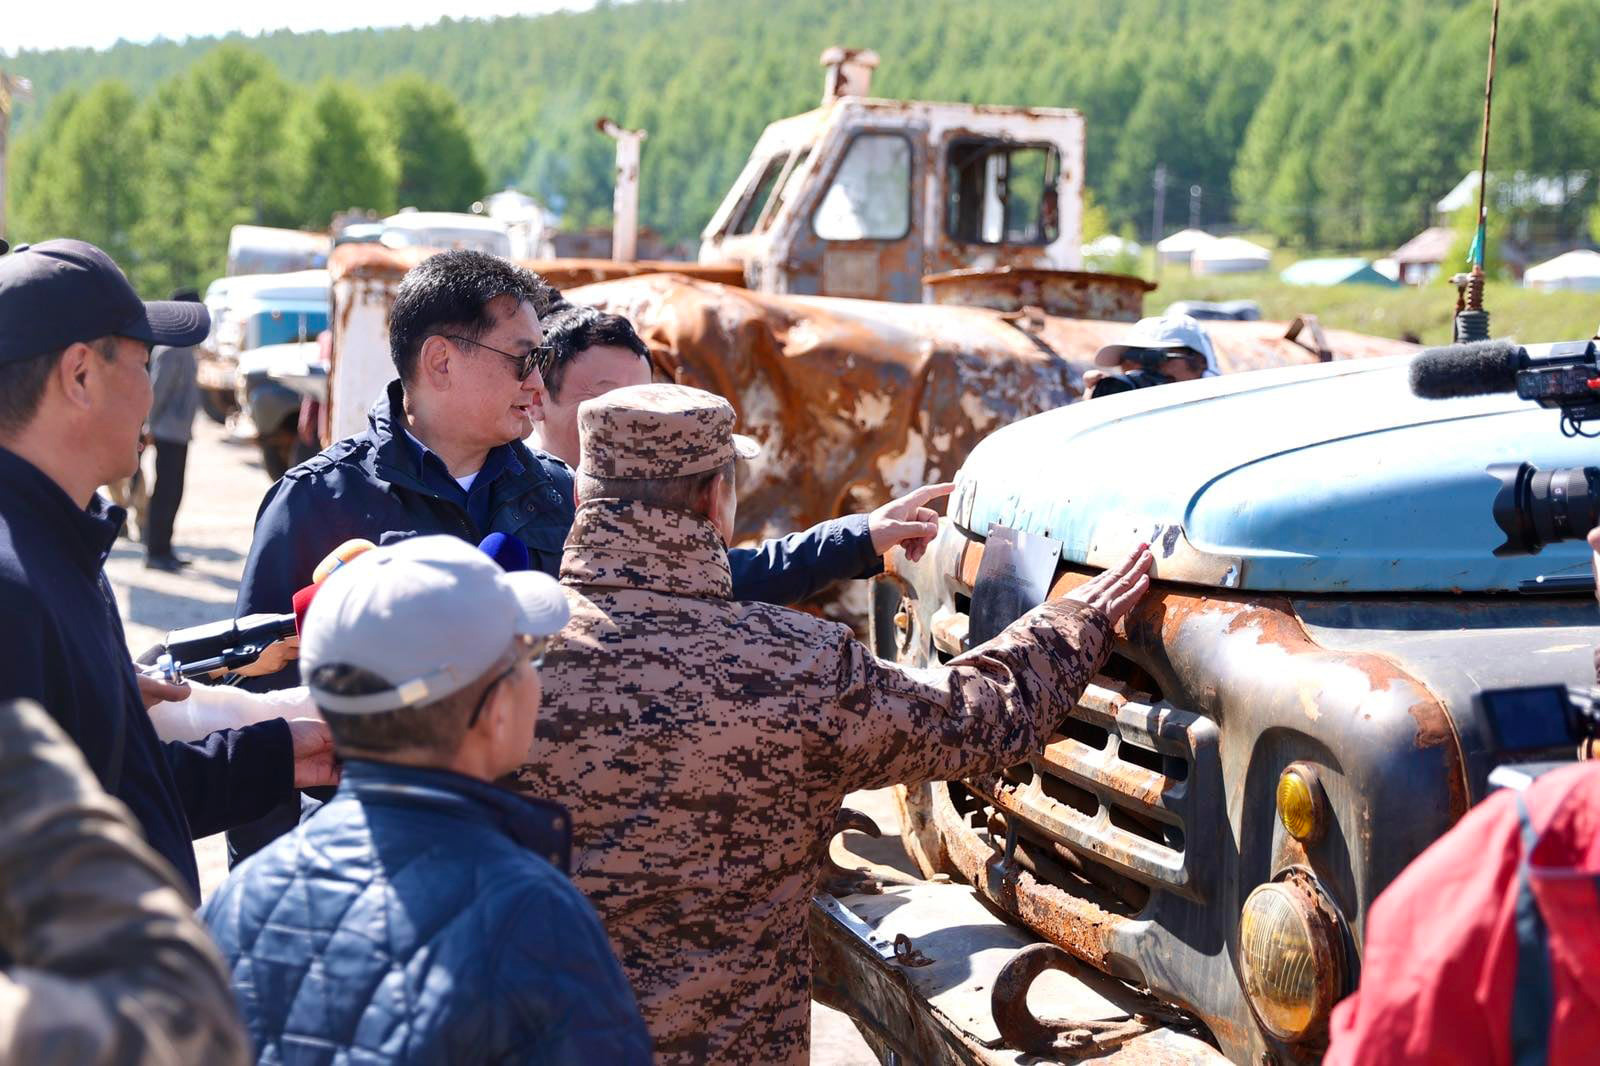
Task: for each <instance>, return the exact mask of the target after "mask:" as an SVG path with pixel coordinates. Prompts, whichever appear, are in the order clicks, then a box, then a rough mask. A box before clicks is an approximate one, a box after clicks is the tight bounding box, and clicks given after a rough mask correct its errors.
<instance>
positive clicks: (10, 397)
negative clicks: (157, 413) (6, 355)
mask: <svg viewBox="0 0 1600 1066" xmlns="http://www.w3.org/2000/svg"><path fill="white" fill-rule="evenodd" d="M87 343H88V345H89V346H90V347H91V348H93V349H94V350H95V351H97V352H99V353H100V358H101V359H104V360H105V361H106V362H108V363H111V362H115V361H116V358H117V348H116V343H117V342H116V339H115V338H114V337H99V338H96V339H95V340H92V341H88V342H87ZM66 354H67V349H66V348H63V349H61V350H60V351H59V352H46V353H45V354H44V355H35V356H31V357H29V358H27V359H14V360H12V361H11V362H9V363H0V434H6V435H8V436H9V435H13V434H17V433H21V432H22V431H23V430H25V429H27V428H28V425H29V424H30V423H31V422H32V421H33V418H34V416H35V415H37V414H38V413H39V405H40V404H41V403H43V402H44V387H45V383H46V382H48V381H49V380H50V375H51V374H52V373H54V372H55V369H56V367H58V366H60V365H61V357H62V356H64V355H66Z"/></svg>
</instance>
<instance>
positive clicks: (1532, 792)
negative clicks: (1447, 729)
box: [1323, 763, 1600, 1066]
mask: <svg viewBox="0 0 1600 1066" xmlns="http://www.w3.org/2000/svg"><path fill="white" fill-rule="evenodd" d="M1596 1061H1600V764H1596V763H1580V764H1578V765H1576V766H1572V767H1567V768H1564V769H1561V770H1558V771H1555V772H1553V773H1549V774H1546V775H1544V776H1543V777H1541V778H1539V779H1538V780H1537V781H1536V782H1534V784H1533V785H1532V786H1531V787H1530V788H1529V789H1528V790H1527V792H1525V793H1515V792H1511V791H1501V792H1497V793H1495V794H1494V795H1491V796H1490V797H1489V798H1488V799H1486V800H1484V801H1483V802H1482V803H1480V804H1479V805H1478V806H1477V807H1475V808H1474V809H1473V810H1471V811H1470V812H1468V814H1467V816H1466V817H1465V818H1463V819H1462V820H1461V822H1460V823H1459V824H1458V825H1457V826H1456V827H1455V828H1454V829H1452V830H1451V831H1450V832H1448V833H1446V834H1445V835H1444V836H1443V837H1441V838H1440V839H1439V840H1438V841H1436V842H1435V843H1434V844H1433V846H1432V847H1430V848H1429V849H1428V850H1427V851H1425V852H1423V853H1422V854H1421V855H1419V856H1418V857H1417V860H1416V861H1415V862H1413V863H1412V864H1411V865H1410V866H1408V867H1406V869H1405V870H1404V872H1402V873H1401V874H1400V876H1399V877H1397V878H1396V879H1395V881H1394V883H1393V884H1391V885H1390V886H1389V887H1388V888H1387V889H1385V890H1384V892H1383V893H1382V894H1381V895H1380V896H1379V897H1378V898H1377V900H1375V901H1374V902H1373V905H1372V911H1371V914H1370V915H1369V916H1368V918H1367V933H1366V950H1365V961H1364V963H1363V968H1362V975H1361V987H1360V988H1359V989H1358V990H1357V991H1356V992H1355V993H1354V994H1352V995H1351V996H1350V997H1349V998H1348V999H1346V1000H1345V1001H1344V1002H1343V1003H1340V1004H1339V1006H1338V1007H1337V1008H1336V1009H1335V1010H1334V1012H1333V1022H1332V1042H1331V1045H1330V1047H1329V1049H1328V1054H1327V1057H1326V1058H1325V1059H1324V1060H1323V1063H1324V1066H1355V1064H1366V1063H1372V1064H1379V1063H1395V1062H1405V1063H1409V1064H1412V1066H1423V1064H1428V1063H1438V1064H1441V1066H1443V1064H1446V1063H1448V1064H1450V1066H1461V1064H1476V1063H1482V1064H1485V1066H1491V1064H1492V1066H1531V1064H1533V1063H1544V1062H1549V1063H1580V1062H1582V1063H1592V1062H1596Z"/></svg>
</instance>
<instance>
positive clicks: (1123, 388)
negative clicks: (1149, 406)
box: [1088, 348, 1174, 400]
mask: <svg viewBox="0 0 1600 1066" xmlns="http://www.w3.org/2000/svg"><path fill="white" fill-rule="evenodd" d="M1169 355H1170V353H1168V352H1165V351H1158V350H1155V349H1151V348H1130V349H1129V350H1128V351H1127V352H1126V353H1124V358H1126V359H1132V360H1137V361H1138V363H1139V366H1138V367H1137V368H1136V369H1133V370H1128V371H1125V372H1123V373H1121V374H1107V375H1106V376H1105V377H1103V378H1101V379H1100V380H1099V381H1097V382H1095V385H1094V388H1093V389H1092V390H1091V391H1090V393H1089V396H1088V398H1089V399H1093V400H1098V399H1099V398H1100V397H1102V396H1114V395H1116V394H1117V393H1119V392H1132V391H1133V390H1134V389H1148V388H1150V387H1151V386H1152V385H1170V384H1172V382H1173V380H1174V379H1173V378H1170V377H1168V376H1167V375H1166V374H1163V373H1162V372H1161V371H1162V369H1163V367H1164V366H1165V365H1166V362H1167V358H1168V357H1169Z"/></svg>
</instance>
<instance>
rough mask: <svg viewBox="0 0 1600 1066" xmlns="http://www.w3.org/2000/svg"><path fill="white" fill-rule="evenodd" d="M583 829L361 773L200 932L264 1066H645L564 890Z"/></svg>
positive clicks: (245, 878)
mask: <svg viewBox="0 0 1600 1066" xmlns="http://www.w3.org/2000/svg"><path fill="white" fill-rule="evenodd" d="M570 833H571V820H570V819H569V818H568V816H567V813H566V810H565V809H564V808H562V807H560V806H558V805H556V804H553V803H545V802H542V801H537V800H532V801H530V800H527V799H524V798H522V797H519V796H514V795H512V794H510V793H508V792H505V791H503V790H501V789H499V788H496V787H494V786H492V785H489V784H485V783H483V782H480V781H475V780H472V779H470V778H466V777H462V776H460V775H458V774H454V773H449V772H447V771H440V770H425V769H416V768H411V767H402V766H395V765H391V764H383V763H374V762H361V761H355V760H352V761H350V762H347V763H346V764H345V769H344V778H343V781H342V783H341V784H340V786H339V791H338V793H337V794H336V795H335V796H334V798H333V799H332V800H331V801H330V802H329V803H328V804H326V805H325V806H324V807H323V808H322V809H321V810H320V811H318V812H317V814H316V815H315V817H313V818H311V819H309V820H308V821H306V822H305V823H304V824H302V825H301V826H299V827H298V828H297V829H295V830H294V832H292V833H290V834H288V835H287V836H284V837H281V838H279V839H278V840H277V841H275V842H274V843H273V844H272V845H271V846H269V847H267V848H266V849H264V850H262V851H261V852H259V853H258V854H256V855H255V856H253V857H252V858H251V859H250V860H249V861H248V862H246V863H244V864H243V865H241V866H240V867H239V868H238V869H236V870H234V872H233V874H232V876H230V877H229V878H228V880H227V882H226V883H225V884H224V885H223V886H222V887H221V888H220V889H218V891H217V894H216V895H215V896H214V897H213V898H212V899H211V901H210V902H209V903H208V904H207V905H206V907H205V909H204V911H203V916H204V917H205V920H206V923H207V924H208V925H209V926H210V927H211V930H212V933H213V934H214V935H215V937H216V940H217V944H218V946H219V947H220V948H221V949H222V954H223V956H224V957H225V958H226V960H227V961H228V963H229V965H230V967H231V969H232V971H233V987H234V992H235V995H236V996H237V997H238V1000H239V1006H240V1010H241V1012H242V1013H243V1015H244V1018H245V1022H246V1025H247V1027H248V1029H249V1032H250V1036H251V1038H252V1040H253V1041H254V1043H255V1049H256V1055H257V1057H258V1060H259V1061H260V1062H262V1063H285V1064H307V1066H309V1064H319V1066H320V1064H369V1063H370V1064H377V1063H430V1064H431V1063H452V1064H461V1063H575V1064H576V1063H584V1064H589V1063H601V1062H604V1063H646V1062H649V1061H650V1037H649V1035H648V1034H647V1033H646V1031H645V1028H644V1023H643V1022H642V1021H641V1020H640V1017H639V1011H638V1007H637V1006H636V1005H635V1003H634V998H633V993H632V992H631V991H630V990H629V988H628V984H627V980H626V979H625V978H624V977H623V975H622V970H621V968H620V967H619V966H618V964H617V959H616V956H615V954H614V953H613V952H612V949H611V945H610V943H609V942H608V941H607V940H606V936H605V932H604V930H603V929H602V928H601V926H600V923H599V920H598V919H597V918H596V917H595V914H594V911H593V910H592V909H591V908H590V907H589V904H588V903H587V902H585V901H584V899H583V897H582V896H581V895H580V894H579V893H578V891H577V889H575V888H573V886H572V883H571V882H570V881H568V879H567V876H566V865H567V859H568V853H569V850H570V841H571V837H570Z"/></svg>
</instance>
